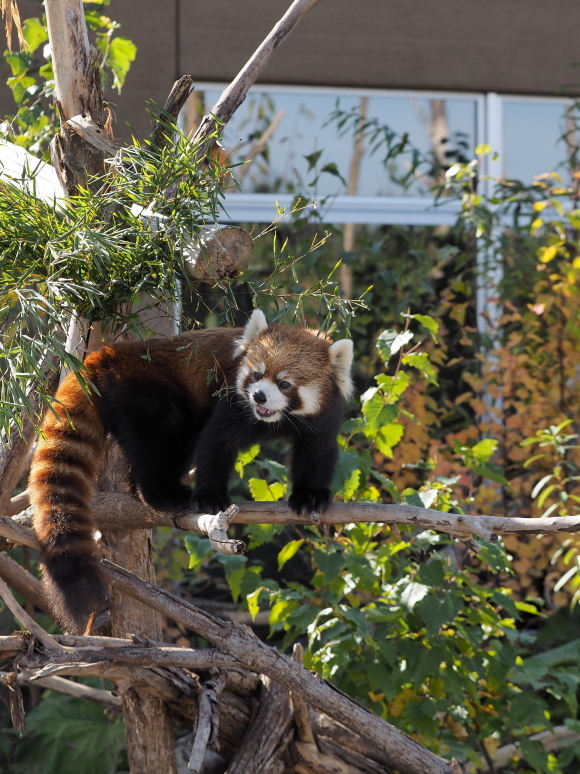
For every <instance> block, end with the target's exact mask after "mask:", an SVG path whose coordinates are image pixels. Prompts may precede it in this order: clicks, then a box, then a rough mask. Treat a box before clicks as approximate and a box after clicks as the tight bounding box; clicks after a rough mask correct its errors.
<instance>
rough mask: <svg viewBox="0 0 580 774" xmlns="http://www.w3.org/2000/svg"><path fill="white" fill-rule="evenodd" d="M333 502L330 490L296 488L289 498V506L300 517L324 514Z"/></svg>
mask: <svg viewBox="0 0 580 774" xmlns="http://www.w3.org/2000/svg"><path fill="white" fill-rule="evenodd" d="M331 502H332V492H331V491H330V489H306V488H304V489H301V488H298V489H297V488H296V487H294V489H293V490H292V494H291V495H290V497H289V498H288V505H289V506H290V508H291V509H292V510H293V511H294V513H296V514H298V515H300V514H305V515H307V514H309V513H324V512H325V511H327V510H328V506H329V505H330V503H331Z"/></svg>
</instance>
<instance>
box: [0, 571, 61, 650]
mask: <svg viewBox="0 0 580 774" xmlns="http://www.w3.org/2000/svg"><path fill="white" fill-rule="evenodd" d="M0 596H1V597H2V599H3V600H4V602H5V603H6V606H7V607H8V609H9V610H10V612H11V613H12V615H13V616H14V617H15V618H16V620H17V621H20V623H21V624H22V626H24V628H25V629H28V631H29V632H31V634H33V635H34V636H35V637H36V639H37V640H40V642H42V644H43V645H44V646H46V647H47V648H53V649H54V650H59V651H62V650H66V648H65V646H64V645H61V644H60V643H59V642H57V641H56V640H55V639H54V637H52V636H51V635H50V634H49V633H48V632H45V631H44V629H43V628H42V626H39V625H38V624H37V623H36V621H35V620H34V618H32V617H31V616H29V615H28V613H27V612H26V610H24V608H23V607H21V605H19V604H18V602H17V601H16V599H15V597H14V595H13V594H12V592H11V591H10V589H9V588H8V585H7V584H6V582H5V581H4V580H2V578H0Z"/></svg>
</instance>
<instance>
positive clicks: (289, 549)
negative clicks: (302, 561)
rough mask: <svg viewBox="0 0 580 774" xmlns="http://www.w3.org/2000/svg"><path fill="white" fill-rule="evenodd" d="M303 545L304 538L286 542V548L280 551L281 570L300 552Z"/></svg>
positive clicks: (279, 562) (279, 564) (279, 566)
mask: <svg viewBox="0 0 580 774" xmlns="http://www.w3.org/2000/svg"><path fill="white" fill-rule="evenodd" d="M302 545H304V540H291V541H290V542H289V543H286V545H285V546H284V548H283V549H282V550H281V551H280V552H279V553H278V570H281V569H282V567H284V565H285V564H286V562H289V561H290V559H292V557H293V556H295V555H296V554H297V553H298V551H299V550H300V548H301V546H302Z"/></svg>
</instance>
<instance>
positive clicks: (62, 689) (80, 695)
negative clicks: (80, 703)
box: [0, 669, 121, 710]
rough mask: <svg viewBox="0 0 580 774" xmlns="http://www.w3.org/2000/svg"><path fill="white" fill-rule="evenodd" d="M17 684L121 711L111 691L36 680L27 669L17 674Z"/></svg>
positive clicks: (50, 679)
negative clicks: (63, 694) (32, 686)
mask: <svg viewBox="0 0 580 774" xmlns="http://www.w3.org/2000/svg"><path fill="white" fill-rule="evenodd" d="M10 674H11V673H10V672H0V676H1V677H8V676H9V675H10ZM18 682H19V683H20V684H21V685H30V683H31V682H32V684H33V685H37V686H38V687H39V688H46V689H48V690H50V691H57V692H58V693H65V694H66V695H67V696H73V697H74V698H75V699H86V700H87V701H94V702H96V703H97V704H104V705H106V706H107V707H109V709H114V710H120V709H121V697H120V696H113V694H112V693H111V691H105V690H102V689H101V688H91V687H90V686H88V685H83V684H82V683H73V681H72V680H65V679H64V677H43V678H39V679H36V678H35V675H34V672H32V671H31V670H29V669H26V670H24V671H23V672H20V673H19V674H18Z"/></svg>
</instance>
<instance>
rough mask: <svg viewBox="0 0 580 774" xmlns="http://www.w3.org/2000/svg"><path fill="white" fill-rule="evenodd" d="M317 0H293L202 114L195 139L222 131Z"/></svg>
mask: <svg viewBox="0 0 580 774" xmlns="http://www.w3.org/2000/svg"><path fill="white" fill-rule="evenodd" d="M319 2H320V0H294V2H293V3H292V5H291V6H290V8H289V9H288V10H287V11H286V13H285V14H284V16H283V17H282V18H281V19H280V21H279V22H278V23H277V24H276V26H275V27H274V28H273V29H272V31H271V32H270V34H269V35H268V36H267V37H266V38H265V39H264V41H263V42H262V43H261V45H260V46H259V48H257V49H256V51H255V52H254V53H253V54H252V56H251V57H250V59H249V60H248V61H247V62H246V64H245V65H244V66H243V67H242V69H241V70H240V72H239V73H238V74H237V76H236V77H235V78H234V80H233V81H232V82H231V84H230V85H229V86H228V87H227V88H226V89H225V90H224V91H223V93H222V95H221V97H220V98H219V100H218V101H217V102H216V104H215V105H214V106H213V108H212V109H211V111H210V112H209V114H208V115H205V116H204V117H203V118H202V120H201V123H200V125H199V127H198V128H197V131H196V133H195V135H194V138H193V139H194V141H196V140H200V139H206V138H208V137H210V136H211V135H212V134H213V133H214V132H216V131H217V132H220V133H221V127H222V125H223V124H227V122H228V121H229V120H230V118H231V117H232V116H233V114H234V113H235V111H236V110H237V109H238V107H239V106H240V105H241V104H242V102H243V101H244V99H245V98H246V94H247V93H248V89H249V88H250V86H252V85H253V84H254V83H255V81H256V79H257V77H258V75H259V74H260V73H261V72H262V70H263V69H264V67H265V66H266V65H267V64H268V62H269V61H270V59H271V57H272V54H273V53H274V51H275V50H276V49H277V48H278V46H279V45H280V44H281V43H282V42H283V41H284V40H285V39H286V38H287V37H288V35H289V34H290V33H291V32H292V30H293V29H294V28H295V27H296V25H297V24H298V23H299V22H300V20H301V19H302V17H303V16H305V15H306V14H307V13H308V11H310V10H311V9H312V8H314V6H315V5H317V4H318V3H319Z"/></svg>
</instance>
